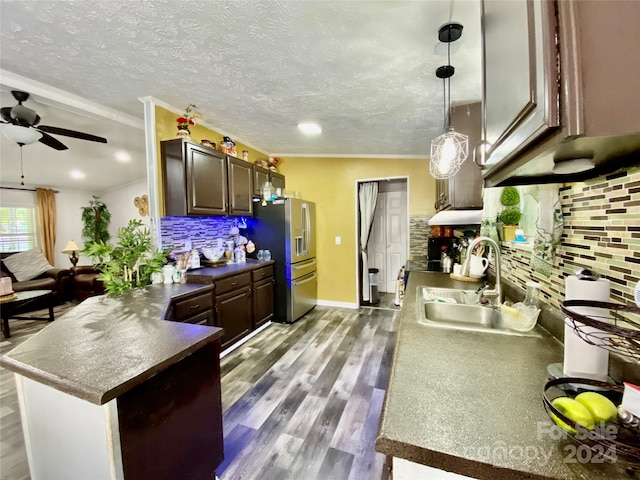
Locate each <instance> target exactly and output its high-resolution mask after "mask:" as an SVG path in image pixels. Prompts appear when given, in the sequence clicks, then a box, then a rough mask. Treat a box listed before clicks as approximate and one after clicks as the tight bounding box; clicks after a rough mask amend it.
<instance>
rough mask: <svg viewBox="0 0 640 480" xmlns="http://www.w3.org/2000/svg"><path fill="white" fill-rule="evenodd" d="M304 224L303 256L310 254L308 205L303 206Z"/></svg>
mask: <svg viewBox="0 0 640 480" xmlns="http://www.w3.org/2000/svg"><path fill="white" fill-rule="evenodd" d="M302 224H303V227H302V254H303V255H306V254H308V253H309V245H307V242H308V241H309V232H308V231H307V229H308V228H309V209H308V206H307V204H306V203H303V204H302Z"/></svg>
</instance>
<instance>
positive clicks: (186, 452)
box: [117, 341, 224, 480]
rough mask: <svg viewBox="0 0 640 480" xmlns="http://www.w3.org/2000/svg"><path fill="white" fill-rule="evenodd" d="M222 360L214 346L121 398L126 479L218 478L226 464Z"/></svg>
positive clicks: (123, 461) (208, 347) (194, 354)
mask: <svg viewBox="0 0 640 480" xmlns="http://www.w3.org/2000/svg"><path fill="white" fill-rule="evenodd" d="M219 356H220V344H219V343H218V341H216V342H213V343H210V344H209V345H206V346H204V347H203V348H201V349H200V350H197V351H196V352H194V353H192V354H191V355H189V356H187V357H186V358H185V359H184V360H182V361H180V362H179V363H177V364H175V365H172V366H171V367H169V368H167V369H166V370H163V371H162V372H160V373H159V374H157V375H155V376H153V377H152V378H150V379H149V380H147V381H146V382H144V383H142V384H140V385H139V386H137V387H134V388H133V389H131V390H129V391H128V392H126V393H124V394H123V395H121V396H120V397H118V399H117V406H118V422H119V426H120V429H119V435H120V448H121V452H122V468H123V471H124V478H125V479H141V478H144V479H154V480H163V479H166V480H171V479H176V478H188V479H193V480H210V479H212V478H215V471H216V469H217V468H218V466H219V465H220V463H222V460H223V458H224V453H223V436H222V403H221V395H220V361H219Z"/></svg>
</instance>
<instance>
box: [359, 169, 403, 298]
mask: <svg viewBox="0 0 640 480" xmlns="http://www.w3.org/2000/svg"><path fill="white" fill-rule="evenodd" d="M376 180H377V183H378V193H377V197H376V207H375V212H374V215H373V222H372V225H371V231H370V234H369V241H368V243H367V250H368V266H367V268H375V269H378V282H377V285H378V292H379V293H395V291H396V285H397V277H398V272H399V271H400V268H401V267H402V266H403V265H404V264H405V263H406V261H407V255H408V245H409V241H408V240H409V216H408V211H409V208H408V179H407V178H406V177H400V178H393V179H384V180H382V179H376ZM367 181H369V182H370V181H372V180H367ZM364 182H365V181H364V180H363V181H360V182H358V187H359V184H360V183H364ZM359 207H360V205H358V210H360V208H359ZM360 228H361V225H360V221H358V237H359V236H360ZM358 257H359V258H360V255H358ZM358 263H359V277H358V291H359V300H360V304H361V305H362V304H369V303H371V302H367V301H363V296H362V283H363V282H362V281H361V279H362V270H363V265H362V261H359V262H358ZM374 303H375V302H374Z"/></svg>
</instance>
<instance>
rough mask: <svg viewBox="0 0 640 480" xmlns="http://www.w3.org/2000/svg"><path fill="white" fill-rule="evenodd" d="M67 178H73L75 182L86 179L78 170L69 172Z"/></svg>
mask: <svg viewBox="0 0 640 480" xmlns="http://www.w3.org/2000/svg"><path fill="white" fill-rule="evenodd" d="M69 176H70V177H71V178H75V179H76V180H82V179H83V178H84V177H86V175H85V174H84V173H82V172H81V171H80V170H71V172H69Z"/></svg>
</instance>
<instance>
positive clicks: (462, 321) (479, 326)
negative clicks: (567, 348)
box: [417, 286, 540, 337]
mask: <svg viewBox="0 0 640 480" xmlns="http://www.w3.org/2000/svg"><path fill="white" fill-rule="evenodd" d="M417 299H418V300H417V301H418V323H420V324H422V325H426V326H431V327H437V328H445V329H450V330H464V331H472V332H484V333H494V334H502V335H515V336H519V337H540V334H539V333H537V332H535V331H533V330H532V331H528V332H518V331H514V330H510V329H509V328H508V327H507V326H506V325H505V323H504V321H503V320H502V315H501V313H500V311H498V310H495V309H493V308H491V307H489V306H485V305H481V304H480V303H479V301H480V293H478V292H476V291H474V290H457V289H452V288H432V287H426V286H419V287H418V292H417Z"/></svg>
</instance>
